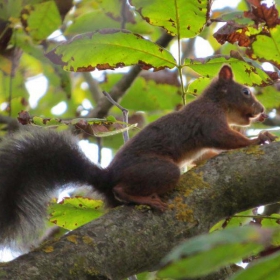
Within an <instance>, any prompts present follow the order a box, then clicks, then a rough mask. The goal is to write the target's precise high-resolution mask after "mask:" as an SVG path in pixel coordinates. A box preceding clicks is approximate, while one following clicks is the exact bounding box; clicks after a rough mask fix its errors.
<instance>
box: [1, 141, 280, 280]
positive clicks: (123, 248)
mask: <svg viewBox="0 0 280 280" xmlns="http://www.w3.org/2000/svg"><path fill="white" fill-rule="evenodd" d="M279 164H280V143H273V144H271V145H264V146H261V147H258V146H255V147H249V148H246V149H243V150H239V151H231V152H227V153H222V154H221V155H219V156H217V157H215V158H213V159H211V160H209V161H208V162H206V163H204V164H202V165H200V166H198V167H196V168H194V169H192V170H190V171H189V172H187V173H186V174H184V175H183V176H182V180H181V181H180V183H179V184H178V186H177V187H176V190H175V191H174V192H172V193H170V194H169V195H168V196H166V199H167V197H168V198H169V206H170V207H169V208H170V209H169V210H167V211H166V212H164V213H159V212H155V211H150V210H144V208H142V207H133V206H123V207H119V208H116V209H113V210H111V211H109V212H108V213H107V214H106V215H104V216H103V217H101V218H99V219H97V220H95V221H93V222H91V223H89V224H87V225H85V226H83V227H81V228H79V229H77V230H75V231H72V232H70V233H69V234H67V235H66V236H64V237H62V238H61V239H60V240H56V241H52V242H50V243H48V244H45V245H44V246H42V247H41V248H39V249H37V250H35V251H33V252H31V253H29V254H27V255H24V256H21V257H20V258H18V259H16V260H14V261H12V262H10V263H7V264H2V265H1V269H0V279H40V280H43V279H114V280H118V279H124V278H126V277H128V276H129V275H133V274H137V273H139V272H142V271H147V270H155V269H157V267H158V264H159V263H160V260H161V259H162V258H163V257H164V256H165V255H166V253H168V252H169V251H170V250H171V249H172V248H173V247H174V246H175V245H177V244H178V243H179V242H181V241H182V240H184V239H186V238H189V237H192V236H194V235H197V234H200V233H205V232H207V231H208V230H209V228H210V227H211V226H212V225H213V224H215V223H216V222H217V221H219V220H221V219H223V218H225V217H227V216H230V215H232V214H234V213H237V212H240V211H242V210H245V209H248V208H253V207H257V206H259V205H264V204H268V203H274V202H276V201H280V169H279V168H278V166H279Z"/></svg>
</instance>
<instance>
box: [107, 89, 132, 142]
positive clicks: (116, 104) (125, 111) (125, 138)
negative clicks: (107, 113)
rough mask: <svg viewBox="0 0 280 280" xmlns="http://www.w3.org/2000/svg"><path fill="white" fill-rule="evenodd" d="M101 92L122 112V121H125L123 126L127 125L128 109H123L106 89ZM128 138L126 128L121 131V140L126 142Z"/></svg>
mask: <svg viewBox="0 0 280 280" xmlns="http://www.w3.org/2000/svg"><path fill="white" fill-rule="evenodd" d="M102 92H103V94H104V95H105V97H106V98H107V99H108V100H109V101H110V102H111V103H112V104H114V105H115V106H116V107H118V108H119V109H120V110H121V111H122V113H123V122H124V123H125V124H124V127H127V124H128V110H127V109H125V108H124V107H122V106H121V105H120V104H119V103H117V102H116V101H115V100H114V99H113V98H112V97H111V95H110V94H109V93H108V92H106V91H102ZM128 139H129V135H128V130H125V131H124V132H123V140H124V142H125V143H126V142H127V141H128Z"/></svg>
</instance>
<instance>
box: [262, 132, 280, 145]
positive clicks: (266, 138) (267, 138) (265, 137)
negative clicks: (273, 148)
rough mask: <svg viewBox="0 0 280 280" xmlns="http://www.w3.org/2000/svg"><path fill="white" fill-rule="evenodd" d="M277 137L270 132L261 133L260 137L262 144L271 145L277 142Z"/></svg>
mask: <svg viewBox="0 0 280 280" xmlns="http://www.w3.org/2000/svg"><path fill="white" fill-rule="evenodd" d="M276 138H277V136H275V135H273V134H271V133H269V132H268V131H264V132H261V133H260V134H259V136H258V139H259V142H260V144H265V143H271V142H273V141H275V140H276Z"/></svg>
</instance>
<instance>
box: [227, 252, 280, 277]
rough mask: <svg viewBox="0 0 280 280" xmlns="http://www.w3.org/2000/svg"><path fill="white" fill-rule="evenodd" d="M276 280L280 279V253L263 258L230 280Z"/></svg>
mask: <svg viewBox="0 0 280 280" xmlns="http://www.w3.org/2000/svg"><path fill="white" fill-rule="evenodd" d="M248 279H254V280H276V279H280V253H277V254H273V255H271V256H269V257H266V258H262V259H260V260H258V261H256V262H255V263H253V264H252V265H250V266H249V267H247V268H246V269H245V270H243V271H241V272H240V273H237V274H236V275H234V276H233V277H231V278H230V280H248Z"/></svg>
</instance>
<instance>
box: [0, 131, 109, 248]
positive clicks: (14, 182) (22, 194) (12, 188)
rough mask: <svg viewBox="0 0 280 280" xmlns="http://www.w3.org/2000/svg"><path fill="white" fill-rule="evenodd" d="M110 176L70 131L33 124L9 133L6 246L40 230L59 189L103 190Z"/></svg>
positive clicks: (3, 174) (5, 145) (2, 216)
mask: <svg viewBox="0 0 280 280" xmlns="http://www.w3.org/2000/svg"><path fill="white" fill-rule="evenodd" d="M106 180H107V179H106V171H105V170H103V169H102V168H100V167H98V166H97V165H95V164H93V163H92V162H90V160H88V159H87V158H86V156H85V155H84V153H83V152H82V151H81V150H80V148H79V146H78V144H77V140H76V138H75V137H73V136H71V135H70V134H69V133H65V132H63V133H58V132H56V131H52V130H44V129H34V128H32V129H27V130H24V131H21V132H17V133H15V134H14V135H12V136H11V137H7V138H6V139H4V140H3V141H2V142H1V143H0V245H4V246H5V245H9V246H10V245H11V244H12V243H13V242H14V240H15V239H20V241H19V242H20V243H22V242H25V239H26V238H25V237H28V239H30V238H32V233H34V234H33V236H34V235H35V234H36V233H38V229H39V228H40V227H41V226H42V221H43V217H44V216H46V208H47V202H48V200H49V198H50V197H51V195H52V194H53V193H54V191H56V190H57V189H58V188H61V187H62V186H65V185H67V184H69V183H76V184H77V183H78V184H87V185H91V186H93V185H94V186H95V187H96V189H97V190H99V191H101V190H102V188H103V187H104V184H106V183H105V181H106ZM105 188H106V187H105ZM104 191H105V190H104ZM101 192H102V191H101Z"/></svg>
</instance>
